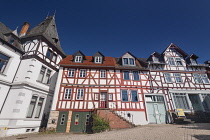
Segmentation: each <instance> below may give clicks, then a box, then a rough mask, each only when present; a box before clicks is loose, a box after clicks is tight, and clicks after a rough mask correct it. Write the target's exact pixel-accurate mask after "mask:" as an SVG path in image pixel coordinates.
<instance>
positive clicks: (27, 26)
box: [19, 22, 30, 37]
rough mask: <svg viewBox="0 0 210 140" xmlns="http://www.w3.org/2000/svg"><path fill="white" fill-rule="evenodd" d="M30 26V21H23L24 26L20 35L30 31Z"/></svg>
mask: <svg viewBox="0 0 210 140" xmlns="http://www.w3.org/2000/svg"><path fill="white" fill-rule="evenodd" d="M29 26H30V24H29V23H28V22H24V23H23V26H22V29H21V31H20V35H19V36H20V37H22V36H25V35H26V32H27V31H28V28H29Z"/></svg>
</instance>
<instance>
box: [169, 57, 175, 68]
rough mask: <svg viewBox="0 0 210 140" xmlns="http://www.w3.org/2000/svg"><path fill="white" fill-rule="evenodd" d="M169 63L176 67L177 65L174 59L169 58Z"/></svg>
mask: <svg viewBox="0 0 210 140" xmlns="http://www.w3.org/2000/svg"><path fill="white" fill-rule="evenodd" d="M168 63H169V65H171V66H174V65H175V62H174V59H173V58H172V57H168Z"/></svg>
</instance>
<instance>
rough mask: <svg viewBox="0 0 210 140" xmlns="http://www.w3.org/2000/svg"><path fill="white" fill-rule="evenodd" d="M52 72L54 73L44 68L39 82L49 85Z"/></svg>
mask: <svg viewBox="0 0 210 140" xmlns="http://www.w3.org/2000/svg"><path fill="white" fill-rule="evenodd" d="M51 72H52V71H51V70H49V69H47V68H46V67H44V66H42V67H41V70H40V73H39V76H38V79H37V81H39V82H41V83H44V84H49V83H50V76H51Z"/></svg>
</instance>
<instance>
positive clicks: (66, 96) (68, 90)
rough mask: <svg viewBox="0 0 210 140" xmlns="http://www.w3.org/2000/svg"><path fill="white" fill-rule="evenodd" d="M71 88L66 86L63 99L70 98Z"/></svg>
mask: <svg viewBox="0 0 210 140" xmlns="http://www.w3.org/2000/svg"><path fill="white" fill-rule="evenodd" d="M71 94H72V89H71V88H66V89H65V93H64V99H66V100H68V99H71Z"/></svg>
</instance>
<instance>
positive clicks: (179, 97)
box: [172, 93, 190, 109]
mask: <svg viewBox="0 0 210 140" xmlns="http://www.w3.org/2000/svg"><path fill="white" fill-rule="evenodd" d="M172 96H173V99H174V103H175V106H176V108H183V109H190V108H189V104H188V102H187V97H186V93H172Z"/></svg>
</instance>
